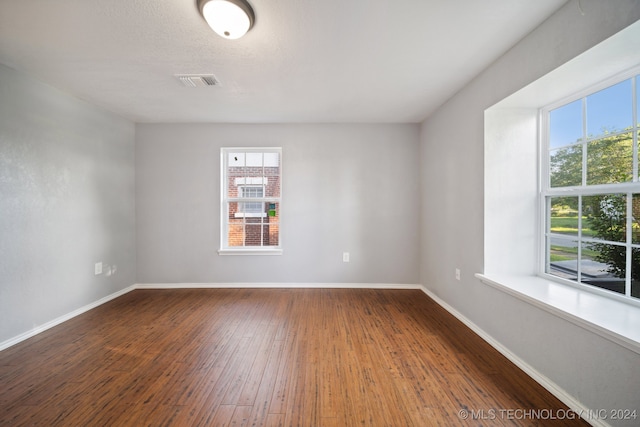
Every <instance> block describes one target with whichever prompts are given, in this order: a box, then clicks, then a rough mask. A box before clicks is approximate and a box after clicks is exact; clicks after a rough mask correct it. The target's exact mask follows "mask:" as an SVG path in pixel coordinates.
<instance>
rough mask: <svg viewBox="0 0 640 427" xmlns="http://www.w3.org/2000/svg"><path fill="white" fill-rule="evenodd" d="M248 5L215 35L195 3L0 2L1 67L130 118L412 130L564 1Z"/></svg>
mask: <svg viewBox="0 0 640 427" xmlns="http://www.w3.org/2000/svg"><path fill="white" fill-rule="evenodd" d="M249 2H250V3H251V5H252V7H253V9H254V11H255V14H256V24H255V26H254V27H253V29H252V30H251V31H249V33H247V35H246V36H244V37H243V38H241V39H239V40H225V39H223V38H221V37H219V36H217V35H216V34H215V33H214V32H213V31H212V30H211V29H210V28H209V27H208V26H207V24H206V22H205V21H204V19H203V18H202V17H201V16H200V14H199V12H198V10H197V7H196V0H55V1H54V0H0V63H3V64H5V65H8V66H9V67H12V68H15V69H17V70H19V71H23V72H25V73H27V74H29V75H31V76H33V77H35V78H37V79H38V80H41V81H44V82H46V83H49V84H50V85H52V86H55V87H57V88H59V89H61V90H63V91H65V92H68V93H70V94H73V95H75V96H76V97H78V98H80V99H84V100H87V101H89V102H91V103H92V104H95V105H99V106H102V107H104V108H105V109H107V110H110V111H113V112H115V113H117V114H119V115H121V116H123V117H126V118H129V119H131V120H133V121H136V122H233V123H269V122H278V123H294V122H316V123H321V122H391V123H412V122H419V121H421V120H423V119H424V118H425V117H427V116H428V115H429V113H431V112H432V111H433V110H434V109H435V108H437V107H438V106H439V105H441V104H442V103H443V102H444V101H446V100H447V99H448V98H449V97H451V96H452V95H453V94H454V93H455V92H456V91H458V90H459V89H460V88H461V87H462V86H463V85H464V84H465V83H466V82H468V81H469V80H470V79H471V78H473V76H475V75H476V74H478V73H479V72H480V71H482V70H483V69H484V68H485V67H487V66H488V65H489V64H490V63H491V62H493V61H494V60H495V59H497V58H498V57H499V56H500V55H501V54H503V53H504V52H505V51H506V50H508V48H509V47H511V46H513V45H514V44H515V43H516V42H517V41H518V40H520V39H521V38H522V37H524V36H525V35H526V34H527V33H529V32H530V31H531V30H533V29H534V28H535V27H536V26H538V25H539V24H540V23H541V22H542V21H544V20H545V19H546V18H547V17H548V16H550V15H551V14H552V13H553V12H554V11H556V10H557V9H558V8H559V7H560V6H562V5H563V4H564V3H565V2H566V0H536V1H531V0H482V1H480V0H249ZM198 73H202V74H215V75H216V77H217V78H218V80H220V82H221V86H216V87H204V88H186V87H183V86H181V85H180V83H179V82H178V81H177V79H176V78H175V77H174V75H175V74H198Z"/></svg>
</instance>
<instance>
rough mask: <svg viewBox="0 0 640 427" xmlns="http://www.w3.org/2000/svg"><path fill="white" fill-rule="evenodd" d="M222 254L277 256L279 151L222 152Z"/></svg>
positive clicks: (279, 196)
mask: <svg viewBox="0 0 640 427" xmlns="http://www.w3.org/2000/svg"><path fill="white" fill-rule="evenodd" d="M221 169H222V176H221V183H222V188H221V195H222V197H221V227H220V228H221V242H220V253H221V254H233V253H236V254H280V253H281V252H282V247H281V239H280V205H281V182H282V150H281V149H280V148H223V149H222V151H221Z"/></svg>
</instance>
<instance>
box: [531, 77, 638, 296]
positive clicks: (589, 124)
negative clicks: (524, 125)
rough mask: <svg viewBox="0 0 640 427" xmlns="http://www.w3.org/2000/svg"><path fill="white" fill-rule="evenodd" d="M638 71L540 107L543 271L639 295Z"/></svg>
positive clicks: (601, 287) (592, 285)
mask: <svg viewBox="0 0 640 427" xmlns="http://www.w3.org/2000/svg"><path fill="white" fill-rule="evenodd" d="M639 102H640V70H635V72H632V73H628V74H626V75H623V76H620V78H617V79H614V80H612V81H609V82H608V83H606V84H604V85H601V86H599V87H594V88H592V89H591V90H588V91H585V92H584V93H582V94H579V95H578V96H576V97H573V98H572V99H568V100H565V101H564V102H561V103H559V104H555V105H551V106H549V107H546V108H544V109H542V111H541V122H542V124H543V125H542V129H543V150H542V153H543V155H542V170H543V174H542V177H543V179H542V182H541V185H542V198H541V201H542V211H543V212H544V216H543V217H544V219H545V221H544V244H543V245H542V246H543V247H544V273H545V274H548V275H551V276H555V277H556V278H560V279H564V280H569V281H571V282H574V283H579V284H581V285H587V286H590V287H592V289H593V288H598V289H599V290H600V291H602V290H604V291H606V293H608V294H609V295H612V294H618V295H619V296H624V297H626V298H630V299H632V300H636V301H639V300H637V299H638V298H640V180H639V176H638V173H639V168H638V163H639V153H638V151H639V150H638V144H639V140H640V111H639V110H640V108H639Z"/></svg>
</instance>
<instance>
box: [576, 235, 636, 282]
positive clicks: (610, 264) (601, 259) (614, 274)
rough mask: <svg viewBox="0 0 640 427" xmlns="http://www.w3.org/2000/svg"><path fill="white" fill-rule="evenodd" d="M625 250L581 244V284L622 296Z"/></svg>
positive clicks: (600, 244) (595, 244)
mask: <svg viewBox="0 0 640 427" xmlns="http://www.w3.org/2000/svg"><path fill="white" fill-rule="evenodd" d="M626 259H627V250H626V248H625V247H624V246H618V245H610V244H606V243H583V245H582V258H581V259H580V271H581V278H582V280H581V281H582V283H586V284H588V285H593V286H597V287H599V288H602V289H608V290H610V291H614V292H618V293H621V294H624V292H625V275H626Z"/></svg>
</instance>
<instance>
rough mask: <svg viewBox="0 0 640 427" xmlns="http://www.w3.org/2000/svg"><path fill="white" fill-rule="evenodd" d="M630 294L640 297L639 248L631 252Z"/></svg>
mask: <svg viewBox="0 0 640 427" xmlns="http://www.w3.org/2000/svg"><path fill="white" fill-rule="evenodd" d="M631 296H632V297H635V298H640V249H637V248H634V249H632V252H631Z"/></svg>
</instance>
